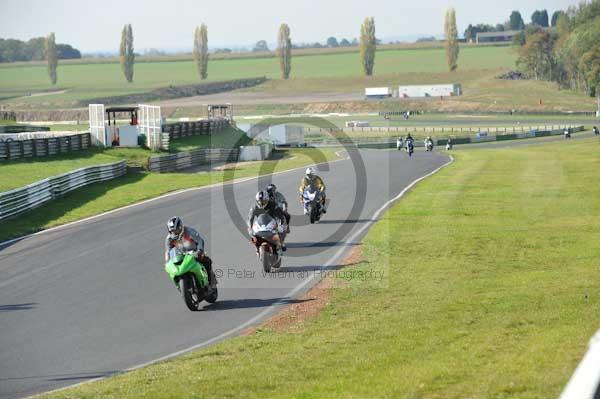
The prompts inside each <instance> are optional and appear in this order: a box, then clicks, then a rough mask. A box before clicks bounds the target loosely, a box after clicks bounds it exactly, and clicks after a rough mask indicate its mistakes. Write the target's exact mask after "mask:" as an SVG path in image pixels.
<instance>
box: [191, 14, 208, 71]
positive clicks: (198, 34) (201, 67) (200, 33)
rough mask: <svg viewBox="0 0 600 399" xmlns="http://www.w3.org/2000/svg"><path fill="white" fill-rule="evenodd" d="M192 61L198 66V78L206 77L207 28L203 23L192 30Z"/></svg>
mask: <svg viewBox="0 0 600 399" xmlns="http://www.w3.org/2000/svg"><path fill="white" fill-rule="evenodd" d="M194 61H196V67H197V68H198V74H199V75H200V79H203V80H204V79H206V78H207V77H208V29H207V27H206V25H205V24H204V23H203V24H202V25H200V27H196V31H195V32H194Z"/></svg>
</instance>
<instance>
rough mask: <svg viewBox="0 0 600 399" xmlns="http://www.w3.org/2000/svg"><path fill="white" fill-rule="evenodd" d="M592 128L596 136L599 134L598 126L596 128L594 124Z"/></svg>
mask: <svg viewBox="0 0 600 399" xmlns="http://www.w3.org/2000/svg"><path fill="white" fill-rule="evenodd" d="M592 130H593V131H594V134H595V135H596V136H598V135H600V131H598V128H597V127H596V126H594V127H593V128H592Z"/></svg>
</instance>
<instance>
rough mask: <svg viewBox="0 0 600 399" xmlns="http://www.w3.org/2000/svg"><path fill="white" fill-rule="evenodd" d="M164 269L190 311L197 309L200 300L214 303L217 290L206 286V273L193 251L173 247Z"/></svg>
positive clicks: (217, 293)
mask: <svg viewBox="0 0 600 399" xmlns="http://www.w3.org/2000/svg"><path fill="white" fill-rule="evenodd" d="M165 271H166V272H167V274H168V275H169V277H170V278H171V280H173V282H174V283H175V286H176V287H177V289H178V290H179V292H181V295H182V296H183V301H184V302H185V304H186V305H187V307H188V309H189V310H191V311H195V310H198V308H199V307H200V302H202V301H206V302H209V303H215V302H216V301H217V298H218V296H219V291H218V289H217V288H216V287H215V288H214V289H212V290H211V289H210V288H209V286H208V273H207V272H206V269H205V268H204V266H203V265H202V264H201V263H200V262H198V261H197V260H196V257H195V256H194V252H193V251H187V252H184V251H182V250H181V249H178V248H173V249H171V251H170V257H169V261H168V262H167V263H166V264H165Z"/></svg>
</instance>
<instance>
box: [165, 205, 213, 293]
mask: <svg viewBox="0 0 600 399" xmlns="http://www.w3.org/2000/svg"><path fill="white" fill-rule="evenodd" d="M167 231H168V234H167V238H166V239H165V262H167V261H168V260H169V256H170V254H169V253H170V251H171V249H173V248H176V247H181V248H182V249H184V250H186V251H193V252H194V257H195V258H196V259H197V260H198V262H200V263H202V265H204V268H205V269H206V271H207V273H208V286H209V288H210V289H211V290H214V289H215V288H216V287H217V276H215V272H214V271H213V268H212V259H210V258H209V257H208V255H206V252H204V239H203V238H202V236H201V235H200V233H198V231H197V230H196V229H194V228H192V227H189V226H184V224H183V221H182V220H181V218H180V217H179V216H174V217H172V218H171V219H169V220H168V221H167Z"/></svg>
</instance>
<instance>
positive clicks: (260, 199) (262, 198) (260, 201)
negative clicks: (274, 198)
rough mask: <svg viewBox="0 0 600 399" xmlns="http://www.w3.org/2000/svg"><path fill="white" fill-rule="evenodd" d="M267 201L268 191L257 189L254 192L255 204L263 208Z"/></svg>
mask: <svg viewBox="0 0 600 399" xmlns="http://www.w3.org/2000/svg"><path fill="white" fill-rule="evenodd" d="M268 203H269V193H267V192H266V191H259V192H258V193H256V206H258V207H259V208H262V209H264V208H265V207H266V206H267V204H268Z"/></svg>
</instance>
